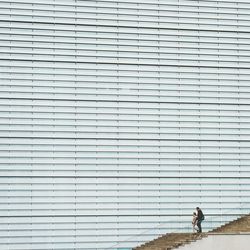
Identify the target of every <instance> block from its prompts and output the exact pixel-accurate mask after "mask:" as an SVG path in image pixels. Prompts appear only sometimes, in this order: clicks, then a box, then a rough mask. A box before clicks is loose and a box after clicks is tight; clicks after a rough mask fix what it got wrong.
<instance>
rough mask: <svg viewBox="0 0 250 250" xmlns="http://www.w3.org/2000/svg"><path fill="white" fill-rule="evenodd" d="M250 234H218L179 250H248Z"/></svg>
mask: <svg viewBox="0 0 250 250" xmlns="http://www.w3.org/2000/svg"><path fill="white" fill-rule="evenodd" d="M249 240H250V234H244V233H243V234H224V235H223V234H218V235H209V236H208V237H207V238H203V239H202V240H199V241H196V242H192V243H191V244H187V245H184V246H181V247H179V248H178V250H200V249H203V250H211V249H217V250H229V249H230V250H238V249H242V250H248V249H249Z"/></svg>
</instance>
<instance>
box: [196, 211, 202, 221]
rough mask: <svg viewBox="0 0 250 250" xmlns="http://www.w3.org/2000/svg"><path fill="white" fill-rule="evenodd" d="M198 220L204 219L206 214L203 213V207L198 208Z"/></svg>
mask: <svg viewBox="0 0 250 250" xmlns="http://www.w3.org/2000/svg"><path fill="white" fill-rule="evenodd" d="M197 220H198V221H202V220H204V215H203V213H202V211H201V209H199V210H198V213H197Z"/></svg>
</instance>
